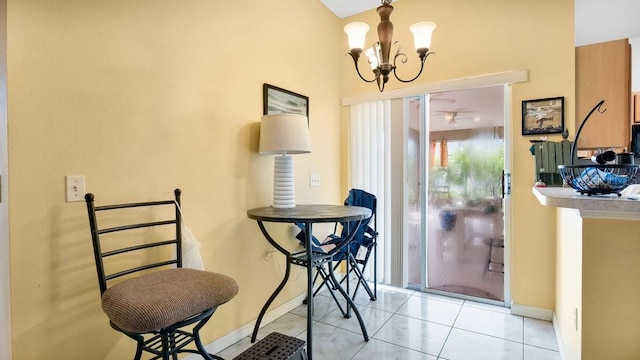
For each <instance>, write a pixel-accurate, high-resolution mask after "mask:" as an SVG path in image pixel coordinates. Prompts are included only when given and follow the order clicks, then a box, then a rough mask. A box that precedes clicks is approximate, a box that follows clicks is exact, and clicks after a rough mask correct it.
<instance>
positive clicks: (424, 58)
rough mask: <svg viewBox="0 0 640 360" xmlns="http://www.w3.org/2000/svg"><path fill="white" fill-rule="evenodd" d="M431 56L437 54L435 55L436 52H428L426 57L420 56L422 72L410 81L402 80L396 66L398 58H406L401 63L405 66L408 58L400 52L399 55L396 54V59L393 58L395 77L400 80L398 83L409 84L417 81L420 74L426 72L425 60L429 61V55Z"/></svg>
mask: <svg viewBox="0 0 640 360" xmlns="http://www.w3.org/2000/svg"><path fill="white" fill-rule="evenodd" d="M431 54H435V53H434V52H428V53H426V54H425V55H424V56H420V71H418V74H417V75H416V76H415V77H414V78H413V79H410V80H404V79H402V78H400V77H399V76H398V73H397V72H396V66H395V64H396V59H397V58H398V57H400V56H404V59H403V60H401V62H402V63H403V64H404V63H406V62H407V56H406V55H405V54H404V53H401V52H398V53H397V54H396V56H394V58H393V76H395V77H396V79H398V81H400V82H403V83H408V82H412V81H414V80H415V79H417V78H418V76H420V74H422V70H424V62H425V60H427V57H428V56H429V55H431Z"/></svg>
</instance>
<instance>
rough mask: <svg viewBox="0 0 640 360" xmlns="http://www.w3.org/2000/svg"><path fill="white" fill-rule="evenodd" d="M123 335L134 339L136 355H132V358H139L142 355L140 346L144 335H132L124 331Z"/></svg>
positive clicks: (142, 343)
mask: <svg viewBox="0 0 640 360" xmlns="http://www.w3.org/2000/svg"><path fill="white" fill-rule="evenodd" d="M125 335H127V336H129V337H130V338H132V339H134V340H135V341H136V344H137V346H136V355H135V356H134V357H133V359H134V360H140V358H141V357H142V347H143V346H144V337H143V336H142V335H133V334H128V333H125Z"/></svg>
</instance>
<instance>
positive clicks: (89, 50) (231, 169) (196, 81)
mask: <svg viewBox="0 0 640 360" xmlns="http://www.w3.org/2000/svg"><path fill="white" fill-rule="evenodd" d="M341 40H342V34H341V29H340V23H339V21H338V19H337V18H336V17H335V16H334V15H333V14H332V13H330V12H329V11H328V10H327V9H326V8H325V7H323V6H322V5H321V4H320V3H319V2H317V1H299V0H280V1H253V0H235V1H225V2H222V1H208V0H195V1H187V2H185V1H155V0H133V1H131V0H124V1H123V0H115V1H114V0H104V1H102V0H99V1H98V0H95V1H70V0H43V1H37V0H29V1H12V0H9V3H8V54H9V55H8V67H9V75H8V76H9V148H10V151H11V152H10V154H9V166H10V169H9V170H10V172H9V174H10V179H9V181H10V185H11V193H10V195H11V203H10V214H11V218H10V231H11V232H10V239H11V297H12V303H13V306H12V316H13V326H12V329H13V334H12V336H13V351H14V357H13V358H14V359H15V360H25V359H42V358H47V359H65V360H71V359H114V360H115V359H118V360H121V359H127V358H131V357H132V355H133V348H134V343H133V341H131V340H129V339H127V338H125V337H124V336H121V335H119V334H118V333H117V332H115V331H113V330H112V329H111V328H110V327H109V324H108V321H107V319H106V316H105V315H104V314H103V313H102V311H101V309H100V303H99V291H98V287H97V281H96V275H95V268H94V264H93V260H92V253H91V245H90V237H89V228H88V222H87V217H86V209H85V206H84V203H82V202H78V203H66V202H65V200H64V199H65V193H64V176H65V175H67V174H70V175H85V176H86V187H87V191H90V192H94V193H95V194H96V201H97V202H98V203H106V202H111V201H132V200H137V199H156V198H158V197H169V196H170V195H171V193H172V190H173V189H174V188H175V187H180V188H182V190H183V201H184V205H183V206H184V212H185V219H186V221H187V223H188V225H189V226H190V227H191V228H192V230H193V232H194V234H195V235H196V237H198V238H199V240H200V241H201V242H202V244H203V246H202V254H203V257H204V261H205V266H206V267H207V268H208V269H210V270H213V271H219V272H224V273H227V274H229V275H231V276H232V277H234V278H235V279H236V280H237V281H238V283H239V285H240V293H239V294H238V296H237V297H236V298H235V299H233V301H231V302H230V303H228V304H226V305H224V306H222V307H220V309H219V310H218V312H217V313H216V314H215V315H214V318H213V320H212V321H211V322H210V323H209V324H210V325H207V326H206V327H205V329H204V341H205V342H206V343H209V342H211V341H213V340H214V339H216V338H218V337H220V336H222V335H225V334H227V333H229V332H231V331H233V330H235V329H238V328H239V327H240V326H242V325H244V324H246V323H249V322H250V321H252V320H254V319H255V318H256V317H257V314H258V311H259V309H260V307H261V306H262V304H263V303H264V302H265V300H266V298H267V297H268V294H270V293H271V291H272V290H273V289H274V288H275V287H276V285H277V284H278V282H279V281H280V280H281V278H282V274H283V273H282V271H283V269H284V265H283V264H282V262H281V261H277V260H276V259H275V258H278V257H275V258H274V260H271V261H265V260H264V255H265V252H266V251H267V250H268V249H269V247H268V244H267V242H266V241H265V240H264V239H263V237H262V235H261V234H260V232H259V229H258V227H257V225H256V223H255V222H252V221H250V220H248V219H247V217H246V210H247V209H249V208H252V207H257V206H263V205H266V204H269V203H270V199H271V184H272V171H273V157H272V156H261V155H258V154H257V152H256V150H257V140H258V128H259V127H258V121H259V120H260V116H261V115H262V83H264V82H266V83H270V84H273V85H276V86H280V87H283V88H286V89H290V90H292V91H295V92H299V93H302V94H304V95H307V96H309V97H310V127H311V137H312V145H313V152H312V153H311V154H305V155H297V156H296V158H295V161H296V176H297V184H296V185H297V190H298V191H297V195H298V197H297V200H298V201H299V202H301V203H314V202H315V203H318V202H334V203H339V202H340V201H341V200H342V197H343V192H342V191H341V189H340V177H339V174H338V172H337V171H336V169H337V164H339V163H340V149H339V147H338V146H337V145H336V142H334V141H333V140H332V139H337V138H338V137H339V136H340V134H339V127H338V124H339V117H340V106H339V99H340V97H339V86H340V84H339V80H340V77H339V76H338V75H332V74H337V73H339V71H340V64H341V61H342V60H343V57H342V54H341V52H340V51H339V49H338V48H337V47H336V46H335V44H336V43H337V42H339V41H341ZM319 49H328V51H319ZM310 172H314V173H318V174H320V175H321V179H322V186H320V187H318V188H310V187H309V186H308V178H309V173H310ZM272 228H274V229H276V231H278V232H279V233H281V234H286V235H288V234H289V233H288V232H287V229H286V228H284V226H283V225H280V226H273V227H272ZM289 244H290V245H291V246H294V245H295V243H294V242H293V241H290V243H289ZM298 271H299V269H294V270H293V273H292V277H291V278H292V279H294V280H292V281H291V284H289V285H288V286H287V287H286V288H285V290H284V292H283V293H282V294H281V295H280V296H279V297H278V299H277V300H276V302H275V304H274V307H276V306H278V305H280V304H281V303H283V302H285V301H287V300H289V299H291V298H292V297H294V296H297V295H299V294H300V293H301V292H302V289H304V284H305V283H304V277H303V276H298V275H297V274H298Z"/></svg>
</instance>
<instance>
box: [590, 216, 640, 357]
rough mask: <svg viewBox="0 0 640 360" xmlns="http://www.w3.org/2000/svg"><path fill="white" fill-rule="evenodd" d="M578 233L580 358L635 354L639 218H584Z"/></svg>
mask: <svg viewBox="0 0 640 360" xmlns="http://www.w3.org/2000/svg"><path fill="white" fill-rule="evenodd" d="M582 234H583V237H582V238H583V245H582V251H583V256H582V359H584V360H598V359H619V360H633V359H639V358H640V344H639V343H638V338H639V337H640V308H638V299H639V298H640V283H639V282H638V279H640V261H638V259H640V242H639V241H638V234H640V222H639V221H627V220H605V219H584V220H583V229H582Z"/></svg>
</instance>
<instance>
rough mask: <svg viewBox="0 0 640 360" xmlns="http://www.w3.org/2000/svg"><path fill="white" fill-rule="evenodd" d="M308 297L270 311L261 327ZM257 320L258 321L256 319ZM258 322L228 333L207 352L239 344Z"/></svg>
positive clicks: (196, 358)
mask: <svg viewBox="0 0 640 360" xmlns="http://www.w3.org/2000/svg"><path fill="white" fill-rule="evenodd" d="M306 297H307V293H306V292H304V293H302V294H300V295H299V296H296V297H295V298H293V299H291V300H289V301H287V302H286V303H284V304H282V305H280V306H278V307H277V308H275V309H273V310H271V311H268V312H267V313H266V314H265V315H264V317H263V318H262V323H261V324H260V327H263V326H265V325H267V324H269V323H270V322H272V321H274V320H275V319H277V318H279V317H280V316H282V315H284V314H286V313H288V312H289V311H291V310H293V309H295V308H296V307H298V306H300V304H302V301H303V300H304V299H305V298H306ZM256 320H257V319H256ZM256 320H254V321H252V322H250V323H248V324H245V325H243V326H241V327H240V328H239V329H237V330H235V331H232V332H230V333H228V334H227V335H225V336H223V337H221V338H218V339H217V340H215V341H213V342H211V343H209V344H207V345H205V348H207V351H208V352H209V353H211V354H217V353H219V352H221V351H222V350H224V349H226V348H228V347H229V346H231V345H233V344H235V343H237V342H238V341H240V340H242V339H243V338H245V337H247V336H249V335H251V333H252V332H253V327H254V326H255V324H256ZM199 359H202V357H201V356H199V355H195V354H194V355H189V356H187V357H185V358H184V360H199Z"/></svg>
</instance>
